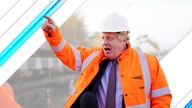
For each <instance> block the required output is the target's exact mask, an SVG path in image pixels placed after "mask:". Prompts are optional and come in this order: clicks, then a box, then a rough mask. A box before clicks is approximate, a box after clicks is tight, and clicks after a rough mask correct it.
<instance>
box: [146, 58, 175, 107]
mask: <svg viewBox="0 0 192 108" xmlns="http://www.w3.org/2000/svg"><path fill="white" fill-rule="evenodd" d="M147 59H148V64H149V69H150V74H151V93H150V98H151V106H152V108H170V104H171V99H172V95H171V92H170V89H169V86H168V83H167V80H166V77H165V74H164V72H163V70H162V68H161V66H160V64H159V62H158V60H157V58H156V57H154V56H149V55H148V56H147Z"/></svg>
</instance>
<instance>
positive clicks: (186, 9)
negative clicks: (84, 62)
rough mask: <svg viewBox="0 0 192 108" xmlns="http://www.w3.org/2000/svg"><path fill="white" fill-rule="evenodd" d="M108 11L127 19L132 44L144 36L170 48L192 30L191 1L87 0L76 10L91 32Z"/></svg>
mask: <svg viewBox="0 0 192 108" xmlns="http://www.w3.org/2000/svg"><path fill="white" fill-rule="evenodd" d="M110 12H119V13H121V14H122V15H124V16H125V17H126V18H127V19H128V23H129V26H130V30H131V39H132V41H134V39H135V37H138V36H141V35H144V34H147V35H149V36H150V37H151V38H153V39H154V40H155V41H157V42H158V43H159V44H160V46H161V47H162V48H170V47H172V46H173V45H174V44H175V43H176V41H178V40H179V39H181V37H183V36H184V34H186V33H187V32H188V31H189V30H190V29H191V28H192V0H87V1H86V3H85V4H84V5H82V7H81V8H80V9H79V10H78V11H77V13H78V14H79V15H81V16H83V17H84V19H85V23H86V26H87V28H88V30H89V31H90V32H92V31H94V30H96V28H97V27H98V25H99V24H100V22H101V20H102V19H103V18H104V16H105V15H106V13H110Z"/></svg>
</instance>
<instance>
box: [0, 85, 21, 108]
mask: <svg viewBox="0 0 192 108" xmlns="http://www.w3.org/2000/svg"><path fill="white" fill-rule="evenodd" d="M0 108H21V106H20V105H19V104H18V103H17V102H16V101H15V95H14V92H13V90H12V88H11V87H10V86H9V84H8V83H5V84H3V85H2V86H0Z"/></svg>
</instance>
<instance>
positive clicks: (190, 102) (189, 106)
mask: <svg viewBox="0 0 192 108" xmlns="http://www.w3.org/2000/svg"><path fill="white" fill-rule="evenodd" d="M184 108H192V99H191V100H190V101H189V103H188V104H187V105H186V106H185V107H184Z"/></svg>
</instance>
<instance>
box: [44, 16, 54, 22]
mask: <svg viewBox="0 0 192 108" xmlns="http://www.w3.org/2000/svg"><path fill="white" fill-rule="evenodd" d="M44 18H46V19H47V20H48V21H49V22H53V20H52V19H51V17H48V16H44Z"/></svg>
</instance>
